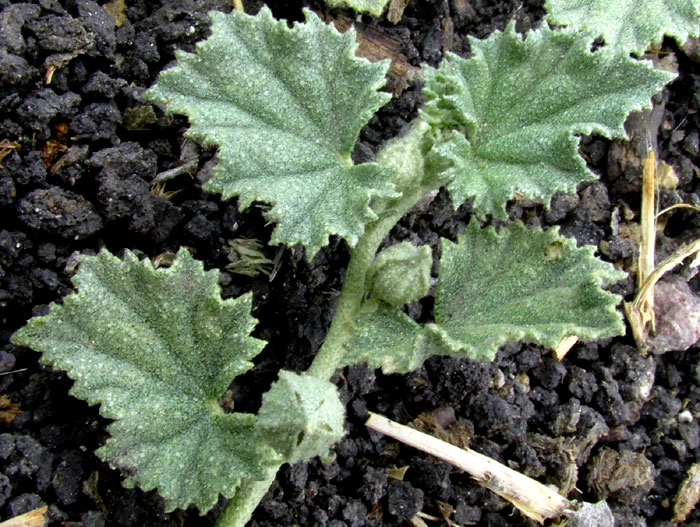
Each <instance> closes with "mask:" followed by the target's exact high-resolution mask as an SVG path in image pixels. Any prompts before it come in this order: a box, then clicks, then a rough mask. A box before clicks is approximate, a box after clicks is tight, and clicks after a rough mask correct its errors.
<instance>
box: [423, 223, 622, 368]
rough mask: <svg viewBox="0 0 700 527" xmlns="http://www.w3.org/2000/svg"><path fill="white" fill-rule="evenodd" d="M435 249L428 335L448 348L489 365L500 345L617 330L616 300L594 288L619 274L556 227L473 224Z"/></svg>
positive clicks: (619, 330)
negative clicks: (434, 287)
mask: <svg viewBox="0 0 700 527" xmlns="http://www.w3.org/2000/svg"><path fill="white" fill-rule="evenodd" d="M442 251H443V254H442V258H441V260H440V280H439V282H438V285H437V290H436V291H435V324H433V325H431V326H430V327H429V329H430V330H431V331H434V332H435V333H436V334H437V335H439V337H440V339H441V340H442V341H443V342H445V344H446V345H447V346H448V347H449V348H451V349H452V350H455V351H461V352H464V351H466V352H467V353H468V354H469V355H470V356H472V357H475V358H479V359H484V360H492V359H493V357H494V355H495V354H496V351H497V350H498V347H499V346H500V345H502V344H505V343H507V342H517V341H519V340H524V341H527V342H535V343H537V344H542V345H545V346H549V347H554V346H556V345H557V344H558V343H559V341H561V339H562V338H564V337H566V336H568V335H576V336H578V337H580V338H581V339H583V340H589V339H591V338H600V337H607V336H613V335H619V334H621V333H623V332H624V325H623V324H622V320H621V319H620V315H619V313H618V312H617V311H616V310H615V306H616V305H617V304H618V302H619V297H618V296H617V295H613V294H611V293H608V292H606V291H604V290H602V289H601V286H604V285H609V284H611V283H613V282H616V281H618V280H621V279H622V278H624V273H621V272H619V271H615V270H614V269H613V267H612V265H610V264H608V263H605V262H602V261H600V260H599V259H597V258H596V257H595V256H594V255H593V247H591V246H584V247H581V248H577V247H576V243H575V242H574V241H573V240H570V239H567V238H562V237H561V236H559V235H558V234H557V230H556V229H550V230H548V231H542V230H539V229H535V230H529V229H525V227H524V226H523V225H522V224H521V223H513V224H512V225H510V226H509V227H508V228H504V229H501V231H500V232H499V233H496V232H495V231H494V230H493V229H491V228H488V229H481V228H479V226H478V225H477V224H476V222H472V223H471V224H470V225H469V227H468V228H467V231H466V232H465V233H464V234H463V235H462V236H460V237H459V239H458V241H457V243H456V244H454V243H452V242H449V241H447V240H443V243H442ZM465 269H468V270H469V272H468V274H465V272H464V270H465Z"/></svg>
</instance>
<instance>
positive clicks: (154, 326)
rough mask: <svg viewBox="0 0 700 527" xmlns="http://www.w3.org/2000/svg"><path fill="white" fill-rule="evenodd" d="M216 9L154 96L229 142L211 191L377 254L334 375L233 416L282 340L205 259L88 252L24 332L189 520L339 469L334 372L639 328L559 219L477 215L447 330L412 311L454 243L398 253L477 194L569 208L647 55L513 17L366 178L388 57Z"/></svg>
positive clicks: (448, 263)
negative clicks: (444, 203) (582, 142)
mask: <svg viewBox="0 0 700 527" xmlns="http://www.w3.org/2000/svg"><path fill="white" fill-rule="evenodd" d="M694 1H700V0H694ZM211 16H212V21H213V26H212V35H211V37H210V38H209V39H208V40H206V41H204V42H202V43H200V44H198V46H197V50H196V53H193V54H190V53H178V54H177V59H178V64H177V66H175V67H173V68H171V69H169V70H167V71H165V72H163V73H162V74H161V76H160V79H159V81H158V82H157V84H156V85H155V86H154V87H153V88H151V89H150V90H149V92H148V97H150V98H152V99H154V100H159V101H163V102H165V103H166V104H167V105H168V106H167V110H168V112H170V113H183V114H185V115H187V116H188V117H189V119H190V123H191V128H190V130H189V132H188V135H189V136H191V137H193V138H195V139H199V140H201V141H203V142H205V143H207V144H211V145H215V146H218V147H219V153H218V155H219V163H218V167H217V169H216V173H215V175H214V177H213V179H212V180H211V181H209V182H208V183H207V185H206V188H207V189H208V190H211V191H214V192H218V193H221V194H222V197H223V199H229V198H231V197H233V196H238V199H239V206H240V207H241V208H245V207H248V206H249V205H250V204H251V203H252V202H254V201H262V202H266V203H268V204H270V205H271V206H272V208H271V209H270V210H269V212H268V216H269V218H270V219H271V220H273V221H274V222H276V227H275V230H274V233H273V235H272V241H273V242H274V243H287V244H297V243H299V244H301V245H302V246H303V247H305V249H306V251H307V253H306V254H307V256H308V257H312V256H313V255H314V254H315V253H316V252H317V251H318V250H319V249H320V248H321V247H322V246H323V245H325V244H326V243H327V241H328V237H329V235H339V236H341V237H343V238H344V239H345V240H346V241H347V242H348V243H349V244H350V246H352V247H353V250H352V254H351V258H350V262H349V264H348V268H347V271H346V275H345V284H344V286H343V289H342V291H341V293H340V295H339V298H338V302H337V308H336V312H335V314H334V317H333V321H332V323H331V326H330V328H329V329H328V333H327V336H326V339H325V340H324V342H323V344H322V346H321V348H320V350H319V351H318V353H317V355H316V357H315V358H314V360H313V363H312V364H311V366H310V367H309V369H308V370H307V371H306V372H305V373H303V374H297V373H292V372H286V371H283V372H281V373H280V374H279V379H278V380H277V381H276V382H275V383H274V384H273V386H272V388H271V389H270V390H269V391H268V392H267V393H266V394H265V395H264V397H263V404H262V408H261V410H260V412H259V414H257V415H251V414H243V413H236V412H233V413H225V412H224V411H223V410H222V409H221V407H220V406H219V404H218V398H219V397H220V396H221V394H222V393H223V392H224V391H225V390H226V388H227V386H229V383H230V382H232V381H234V380H235V377H236V376H237V375H240V374H241V373H244V372H245V371H247V370H248V369H249V368H250V367H251V362H250V361H251V360H252V359H253V357H254V356H255V355H256V354H257V353H258V352H259V351H260V349H261V347H262V345H263V343H262V342H261V341H259V340H257V339H254V338H252V337H251V336H250V332H251V331H252V329H253V325H254V324H255V319H254V318H252V317H251V315H250V309H251V297H250V295H244V296H242V297H240V298H238V299H235V300H221V298H220V296H219V294H220V293H219V289H218V286H217V275H216V272H214V271H210V272H206V273H205V272H204V270H203V268H202V265H201V264H199V263H196V262H195V261H194V260H193V259H192V258H191V257H190V255H189V254H188V253H187V252H185V251H181V252H180V253H179V255H178V257H177V258H176V260H175V262H174V263H173V266H172V267H171V268H170V269H164V270H154V269H153V268H152V267H151V266H150V264H149V263H148V262H138V261H137V259H136V258H135V256H134V255H133V254H131V253H129V252H127V254H126V257H125V259H124V261H121V260H119V259H117V258H115V257H114V256H112V255H110V254H109V253H108V252H107V251H102V252H101V253H100V254H99V255H98V256H96V257H86V258H85V259H84V261H83V263H82V264H81V267H80V270H79V271H78V274H77V275H76V276H75V280H74V281H75V285H76V287H77V288H78V292H77V293H75V294H73V295H71V296H68V297H67V298H65V299H64V303H63V305H53V306H52V307H51V311H50V313H49V315H47V316H44V317H39V318H35V319H32V320H31V321H30V322H29V323H28V325H27V326H26V327H25V328H24V329H22V330H20V331H19V332H17V333H16V334H15V335H14V337H13V342H15V343H17V344H21V345H26V346H30V347H33V348H34V349H36V350H38V351H41V352H43V357H42V360H43V361H44V362H46V363H47V364H52V365H54V366H55V367H57V368H61V369H64V370H66V371H67V372H68V374H69V376H70V377H71V378H73V379H74V380H75V386H74V388H73V393H74V394H75V395H76V396H78V397H81V398H83V399H86V400H88V401H89V402H91V403H94V404H98V403H99V404H100V405H101V411H102V413H103V414H104V415H105V416H107V417H110V418H112V419H114V420H115V421H114V423H113V424H112V425H110V432H111V434H112V437H111V438H110V439H109V440H108V441H107V443H106V445H105V446H104V447H102V448H101V449H100V450H99V453H100V455H102V456H103V457H104V458H105V459H106V460H108V461H109V462H110V463H112V464H114V465H116V466H119V467H121V468H125V469H126V471H127V473H128V474H129V475H128V478H127V482H128V483H135V484H138V485H139V486H141V487H142V488H144V489H152V488H158V491H159V492H160V493H161V494H163V495H164V496H165V498H166V501H167V505H168V508H174V507H183V508H184V507H187V506H188V505H189V504H195V505H197V507H199V509H200V510H201V511H202V512H205V511H207V510H209V509H210V508H211V507H212V506H213V504H214V503H215V502H216V501H217V499H218V496H219V494H222V495H223V496H225V497H231V500H230V501H229V504H228V505H227V506H226V508H225V509H224V511H223V513H222V515H221V517H220V520H219V526H220V527H242V526H243V525H244V524H245V523H246V521H247V520H248V518H249V517H250V515H251V514H252V511H253V510H254V508H255V506H256V505H257V503H258V502H259V500H260V499H262V497H263V496H264V494H265V492H266V490H267V488H268V487H269V485H270V483H271V482H272V480H273V479H274V477H275V474H276V472H277V469H278V468H279V466H280V465H281V464H282V463H284V462H296V461H299V460H305V459H309V458H311V457H313V456H315V455H321V456H325V455H327V454H328V449H329V448H330V447H331V446H332V444H333V442H334V441H336V440H337V439H338V438H340V437H341V436H342V434H343V419H344V409H343V406H342V404H341V402H340V400H339V398H338V393H337V390H336V389H335V387H334V386H333V385H332V384H331V383H330V382H329V379H330V378H331V377H332V375H333V373H334V372H335V370H336V369H337V368H339V367H341V366H344V365H349V364H354V363H357V362H363V361H366V362H368V363H369V364H370V366H372V367H376V368H382V369H383V370H384V371H385V372H386V373H391V372H407V371H410V370H412V369H415V368H417V367H418V366H419V365H420V364H421V363H422V362H423V361H424V360H425V359H426V358H427V357H429V356H430V355H433V354H438V353H439V354H450V355H453V356H457V357H471V358H477V359H489V358H492V357H493V354H494V353H495V352H496V350H497V348H498V346H499V345H501V344H503V343H505V342H512V341H516V340H519V339H525V340H527V341H531V342H536V343H541V344H544V345H548V346H551V345H554V344H555V343H557V341H558V339H560V338H562V337H564V336H568V335H577V336H579V337H581V338H583V339H595V338H599V337H603V336H606V337H607V336H612V335H616V334H620V333H621V332H622V331H623V326H622V319H621V316H620V314H619V313H618V312H616V311H615V305H616V304H617V302H618V301H619V297H617V296H616V295H613V294H610V293H607V292H605V291H604V289H603V287H604V286H605V285H607V284H609V283H611V282H612V281H614V280H616V279H618V278H619V277H620V276H621V275H620V273H618V272H616V271H614V270H613V268H612V266H610V265H609V264H607V263H603V262H602V261H600V260H598V259H597V258H596V257H595V256H594V255H593V250H592V249H591V248H576V246H575V243H574V242H573V241H571V240H566V239H564V238H562V237H560V236H559V235H558V234H557V232H556V230H554V229H550V230H548V231H546V232H545V231H542V230H540V229H532V230H530V229H526V228H525V227H524V226H523V225H521V224H518V223H516V224H513V225H510V226H508V227H503V228H501V230H500V231H499V232H496V231H494V230H493V229H492V228H481V227H480V226H479V224H477V222H476V221H473V222H472V223H471V224H470V225H469V227H468V228H467V231H466V232H465V233H464V234H463V235H462V236H460V237H459V238H458V240H457V242H456V243H452V242H450V241H448V240H442V256H441V261H440V276H439V281H438V284H437V287H436V291H435V321H434V323H428V324H425V325H421V324H419V323H417V322H416V321H414V320H413V319H411V318H410V317H409V316H408V315H406V314H405V313H404V312H402V311H401V310H400V309H399V308H398V307H397V306H400V305H402V304H405V303H407V302H414V301H419V300H420V299H421V297H423V296H424V295H426V293H428V291H429V287H430V284H431V276H430V270H431V268H432V251H431V249H430V248H429V247H427V246H424V247H414V246H413V245H411V244H408V243H402V244H398V245H396V246H394V247H390V248H389V249H387V250H385V251H383V252H381V253H380V252H379V248H380V247H381V245H382V241H383V240H384V239H385V238H386V236H387V235H388V234H389V232H390V231H391V229H392V228H393V227H394V226H395V225H396V223H397V222H398V221H399V220H400V219H401V217H402V216H403V215H404V214H405V213H406V212H407V211H408V210H410V209H411V208H412V207H413V206H415V204H416V203H418V202H420V201H421V200H425V199H426V197H428V196H431V195H433V194H432V193H433V192H437V190H438V189H439V188H440V187H447V189H448V190H449V192H450V194H451V196H452V199H453V202H454V203H455V205H460V204H461V203H463V202H464V201H465V200H467V199H468V198H474V203H473V206H474V209H475V211H476V215H477V216H478V217H479V218H481V219H483V218H485V217H487V216H488V215H493V216H497V217H499V218H502V219H506V214H505V204H506V201H507V200H509V199H510V198H512V197H513V195H514V193H515V192H516V191H517V192H522V193H525V194H526V195H529V196H532V197H536V198H539V199H542V200H543V201H544V204H545V205H547V204H548V202H549V199H550V197H551V196H552V194H553V193H554V192H557V191H568V190H574V189H575V187H576V185H577V184H578V183H580V182H582V181H586V180H590V179H592V178H593V177H594V175H593V174H592V173H591V172H590V171H589V170H588V169H587V168H586V166H585V163H584V162H583V160H582V159H581V158H580V157H579V155H578V152H577V148H578V141H579V140H578V137H577V135H576V134H581V133H591V132H596V133H600V134H603V135H606V136H608V137H623V136H624V130H623V127H622V124H623V122H624V119H625V117H626V116H627V114H628V113H629V112H630V111H632V110H635V109H638V108H641V107H645V106H649V104H650V101H649V98H650V97H651V95H652V94H653V93H654V92H655V91H657V90H658V89H660V88H661V86H662V85H663V84H664V83H665V82H668V81H669V80H670V78H671V76H670V75H669V74H667V73H664V72H658V71H655V70H654V69H652V68H651V66H650V65H649V64H647V63H645V62H642V61H636V60H634V59H632V58H630V57H629V56H628V54H626V53H623V54H621V53H617V52H614V51H610V50H608V49H606V48H603V49H601V50H598V51H596V52H591V51H590V45H591V41H592V36H591V35H590V34H588V33H578V32H575V31H574V30H571V29H568V30H565V31H552V30H550V29H548V28H546V27H545V28H542V29H540V30H538V31H536V32H531V33H529V34H528V35H527V37H526V38H525V39H524V40H523V39H522V38H521V37H520V36H519V35H517V34H516V33H515V31H514V29H513V26H512V25H511V26H510V27H509V28H508V29H507V30H506V31H504V32H498V33H495V34H494V35H492V36H491V37H490V38H489V39H487V40H486V41H476V40H472V49H473V51H474V57H473V58H471V59H468V60H465V59H462V58H459V57H456V56H454V55H450V56H448V57H447V58H446V60H445V61H444V62H443V64H442V65H441V66H440V67H439V68H437V69H432V68H427V71H426V90H425V93H426V99H427V104H426V105H425V107H424V108H423V111H422V113H421V116H420V117H419V118H418V119H417V120H416V121H415V122H414V123H413V124H412V125H411V127H410V129H409V130H408V131H407V132H406V133H405V134H404V135H402V136H400V137H398V138H396V139H394V140H392V141H389V142H388V143H387V144H386V145H385V146H384V147H383V148H382V150H381V152H380V153H379V154H378V155H377V162H376V163H365V164H361V165H355V164H353V162H352V161H351V159H350V153H351V151H352V149H353V145H354V143H355V141H356V139H357V136H358V133H359V131H360V128H361V127H362V126H363V125H364V124H365V123H367V122H368V120H369V119H370V118H371V116H372V113H373V112H374V111H376V110H377V109H378V108H379V107H380V106H381V105H382V104H384V103H385V102H386V101H387V100H388V99H389V96H388V95H387V94H385V93H381V92H380V91H379V88H380V87H381V85H382V83H383V78H384V74H385V72H386V69H387V64H385V63H379V64H370V63H368V62H367V61H365V60H362V59H358V58H356V57H355V56H354V52H355V49H356V43H355V35H354V32H353V31H352V30H351V31H348V32H346V33H345V34H344V35H341V34H340V33H338V32H337V31H336V30H335V29H333V28H332V27H331V26H328V25H325V24H324V23H322V22H321V20H320V19H319V18H318V17H316V16H315V15H314V14H312V13H310V12H306V19H307V21H306V23H303V24H296V25H294V26H293V27H292V28H289V27H288V26H287V24H286V22H283V21H282V22H280V21H276V20H274V19H273V18H272V16H271V14H270V12H269V10H267V9H266V8H263V10H262V11H261V12H260V13H259V14H258V15H257V16H255V17H250V16H248V15H245V14H243V13H240V12H234V13H232V14H230V15H223V14H221V13H213V14H212V15H211ZM378 253H379V254H378ZM234 410H235V409H234Z"/></svg>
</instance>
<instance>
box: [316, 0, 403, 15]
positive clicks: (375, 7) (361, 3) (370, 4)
mask: <svg viewBox="0 0 700 527" xmlns="http://www.w3.org/2000/svg"><path fill="white" fill-rule="evenodd" d="M326 3H327V4H328V5H329V6H331V7H349V8H351V9H354V10H355V11H357V12H358V13H369V14H370V15H373V16H380V15H381V14H382V13H383V12H384V9H385V8H386V6H387V4H388V3H389V0H326Z"/></svg>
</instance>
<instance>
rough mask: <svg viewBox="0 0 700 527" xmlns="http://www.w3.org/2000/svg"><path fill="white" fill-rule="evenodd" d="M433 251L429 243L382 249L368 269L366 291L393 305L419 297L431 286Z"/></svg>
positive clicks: (404, 244) (398, 245)
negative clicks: (418, 245)
mask: <svg viewBox="0 0 700 527" xmlns="http://www.w3.org/2000/svg"><path fill="white" fill-rule="evenodd" d="M432 264H433V253H432V251H431V250H430V247H429V246H427V245H421V246H420V247H416V246H415V245H413V244H412V243H411V242H401V243H397V244H396V245H392V246H391V247H388V248H387V249H384V250H383V251H381V252H380V253H379V254H378V255H377V256H376V257H375V259H374V262H372V265H371V266H370V268H369V270H368V271H367V287H366V289H367V291H369V292H370V293H371V294H372V296H373V297H375V298H377V299H379V300H383V301H384V302H386V303H387V304H391V305H392V306H402V305H404V304H410V303H411V302H415V301H416V300H420V299H421V298H423V297H424V296H425V295H427V294H428V290H429V289H430V268H431V267H432Z"/></svg>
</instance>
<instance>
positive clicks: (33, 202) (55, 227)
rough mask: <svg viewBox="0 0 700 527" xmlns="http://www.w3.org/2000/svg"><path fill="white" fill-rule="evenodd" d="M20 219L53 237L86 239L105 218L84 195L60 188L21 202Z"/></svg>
mask: <svg viewBox="0 0 700 527" xmlns="http://www.w3.org/2000/svg"><path fill="white" fill-rule="evenodd" d="M17 212H18V214H19V219H20V221H22V223H24V224H25V225H26V226H27V227H29V228H31V229H33V230H36V231H39V232H42V233H46V234H49V235H52V236H59V237H62V238H65V239H73V240H82V239H84V238H87V237H89V236H91V235H93V234H95V233H96V232H97V231H99V230H100V229H101V228H102V218H100V216H99V215H98V214H97V212H96V211H95V208H94V207H93V205H92V204H91V203H90V202H89V201H87V200H86V199H85V198H83V197H82V196H80V195H78V194H75V193H74V192H71V191H69V190H63V189H62V188H59V187H49V188H46V189H37V190H34V191H32V192H30V193H29V194H27V195H26V196H25V197H24V198H22V199H21V200H20V201H19V204H18V205H17Z"/></svg>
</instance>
